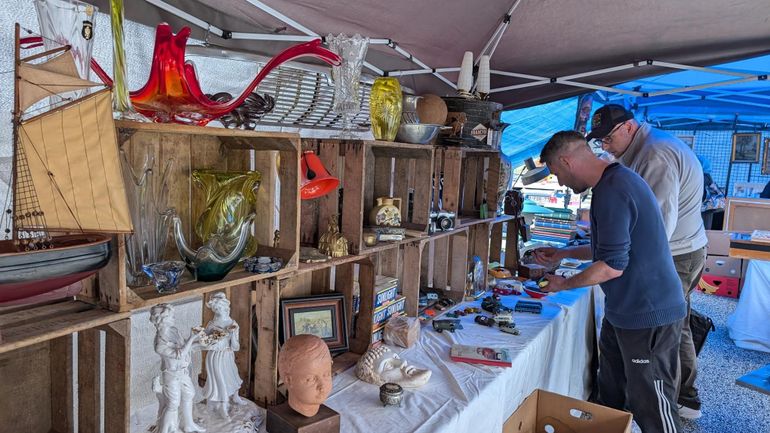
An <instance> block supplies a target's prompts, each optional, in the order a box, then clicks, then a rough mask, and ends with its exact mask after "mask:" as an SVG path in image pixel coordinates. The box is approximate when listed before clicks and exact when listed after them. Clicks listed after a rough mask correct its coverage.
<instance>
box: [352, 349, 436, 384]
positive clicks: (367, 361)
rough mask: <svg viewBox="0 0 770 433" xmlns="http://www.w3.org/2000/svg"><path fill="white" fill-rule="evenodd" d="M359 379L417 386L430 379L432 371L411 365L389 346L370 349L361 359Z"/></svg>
mask: <svg viewBox="0 0 770 433" xmlns="http://www.w3.org/2000/svg"><path fill="white" fill-rule="evenodd" d="M357 375H358V377H359V379H361V380H363V381H365V382H369V383H372V384H375V385H378V386H379V385H382V384H383V383H388V382H390V383H396V384H398V385H401V386H402V387H404V388H417V387H420V386H422V385H425V384H426V383H427V382H428V379H430V375H431V371H430V370H426V369H420V368H416V367H414V366H411V365H409V364H408V363H407V362H406V360H405V359H401V358H400V357H399V356H398V354H396V353H394V352H393V351H391V350H390V349H389V348H388V347H387V346H380V347H376V348H374V349H370V350H369V351H368V352H367V353H366V354H365V355H364V356H363V357H362V358H361V361H359V364H358V368H357Z"/></svg>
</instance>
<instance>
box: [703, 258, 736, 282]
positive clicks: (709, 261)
mask: <svg viewBox="0 0 770 433" xmlns="http://www.w3.org/2000/svg"><path fill="white" fill-rule="evenodd" d="M741 265H742V263H741V259H736V258H733V257H725V256H712V255H711V254H709V255H708V256H707V257H706V264H705V267H704V268H703V273H704V274H706V275H715V276H720V277H731V278H743V271H742V269H741Z"/></svg>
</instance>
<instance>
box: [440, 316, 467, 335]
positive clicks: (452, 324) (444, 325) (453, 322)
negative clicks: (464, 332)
mask: <svg viewBox="0 0 770 433" xmlns="http://www.w3.org/2000/svg"><path fill="white" fill-rule="evenodd" d="M457 329H463V325H461V324H460V320H459V319H440V320H434V321H433V330H434V331H436V332H438V333H439V334H440V333H442V332H444V330H447V331H449V332H455V330H457Z"/></svg>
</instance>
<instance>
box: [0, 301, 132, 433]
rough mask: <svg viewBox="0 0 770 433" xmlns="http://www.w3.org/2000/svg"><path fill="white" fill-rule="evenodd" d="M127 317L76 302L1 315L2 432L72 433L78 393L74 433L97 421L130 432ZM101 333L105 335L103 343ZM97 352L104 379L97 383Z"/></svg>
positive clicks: (93, 428)
mask: <svg viewBox="0 0 770 433" xmlns="http://www.w3.org/2000/svg"><path fill="white" fill-rule="evenodd" d="M127 317H128V314H126V313H112V312H109V311H106V310H102V309H100V308H98V307H94V306H93V305H89V304H85V303H83V302H77V301H63V302H58V303H54V304H48V305H41V306H36V307H24V308H17V309H10V308H6V309H3V310H2V312H0V337H1V338H2V342H0V377H2V378H3V380H2V381H0V395H3V396H5V397H7V398H5V399H4V400H3V404H0V426H2V428H1V429H0V430H2V431H9V432H11V431H14V432H29V433H37V432H40V433H48V432H55V433H68V432H73V431H74V425H75V412H74V411H73V402H74V398H75V397H74V396H75V392H76V390H77V396H78V397H77V398H78V408H77V424H78V426H79V431H81V432H91V431H93V432H96V431H100V430H99V428H100V427H99V426H100V424H101V422H102V421H103V422H104V426H105V431H107V432H128V431H129V402H130V398H129V391H130V389H129V383H130V360H131V357H130V350H129V345H130V337H131V336H130V332H131V325H130V323H129V319H128V318H127ZM101 331H104V332H105V334H106V335H105V338H104V343H102V342H101V341H102V340H101V338H100V335H99V333H100V332H101ZM75 332H77V333H78V338H77V344H75V340H74V338H73V335H74V334H73V333H75ZM75 351H77V360H78V364H77V367H76V368H77V369H78V380H77V383H76V382H75V381H74V379H73V357H74V352H75ZM102 351H104V354H105V362H104V364H105V368H104V377H100V371H101V369H100V353H101V352H102ZM102 380H103V382H104V392H103V393H102V392H101V390H100V383H101V382H102ZM102 401H104V411H103V412H102V411H101V402H102Z"/></svg>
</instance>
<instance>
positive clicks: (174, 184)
mask: <svg viewBox="0 0 770 433" xmlns="http://www.w3.org/2000/svg"><path fill="white" fill-rule="evenodd" d="M116 123H117V127H118V131H119V136H120V138H121V141H122V143H121V150H123V151H124V152H126V154H127V155H128V156H129V159H130V160H131V161H134V165H135V166H140V165H141V161H143V159H144V157H145V154H147V153H148V152H150V153H152V154H153V155H155V156H156V158H157V160H158V161H165V160H167V159H168V158H172V157H173V158H174V165H173V169H172V170H173V172H172V173H171V174H170V175H169V180H168V186H169V193H168V196H169V206H172V207H174V208H175V209H176V211H177V214H178V215H179V216H180V218H181V219H182V225H183V228H184V231H185V237H186V239H188V241H189V242H191V243H193V244H195V242H198V243H199V241H198V240H195V237H194V236H193V235H194V230H193V226H194V224H195V221H196V219H197V216H198V215H200V213H202V212H203V209H204V206H205V204H204V202H203V194H202V192H201V191H199V189H198V188H197V187H195V186H194V185H193V183H192V178H191V173H192V171H193V170H195V169H204V168H205V169H217V170H248V169H254V170H258V171H259V172H260V173H261V175H262V182H261V184H260V189H259V192H258V193H257V209H256V211H257V215H258V217H257V220H256V221H257V224H255V227H254V236H255V238H256V239H257V241H258V243H259V252H258V254H260V255H270V256H278V257H281V258H282V259H284V262H285V263H286V265H285V267H284V268H283V269H282V270H281V271H279V272H278V273H271V274H251V273H248V272H246V271H244V270H243V269H242V268H241V267H240V266H239V267H236V268H235V269H234V270H233V271H231V272H230V274H228V275H227V277H226V278H225V279H224V280H222V281H217V282H211V283H203V282H196V281H186V282H183V283H182V284H181V285H180V288H179V290H178V292H177V293H174V294H170V295H164V296H161V295H158V294H157V292H156V291H155V288H154V287H153V286H145V287H138V288H129V287H127V286H126V278H125V246H124V245H125V239H124V238H123V237H122V236H117V237H116V242H114V245H113V254H112V259H111V261H110V263H109V264H108V265H107V266H106V267H105V268H104V269H103V270H102V271H100V273H99V278H98V286H99V291H100V297H101V302H102V303H103V304H104V305H105V306H107V307H108V308H110V309H112V310H114V311H128V310H130V309H131V308H139V307H146V306H149V305H154V304H157V303H161V302H167V301H173V300H177V299H181V298H185V297H188V296H193V295H198V294H203V293H207V292H211V291H214V290H221V289H223V288H226V287H233V286H239V285H242V284H248V283H251V282H254V281H258V280H261V279H265V278H269V277H271V276H276V275H279V274H285V273H288V272H291V271H293V270H295V269H296V267H297V263H298V259H299V235H298V234H299V138H298V136H296V135H294V134H284V133H256V132H251V131H239V130H228V129H222V128H200V127H192V126H182V125H170V124H157V123H135V122H123V121H119V122H116ZM279 191H280V192H279ZM276 228H278V229H280V231H281V237H280V243H279V245H278V247H277V248H272V244H273V235H274V230H275V229H276ZM178 257H179V255H178V253H177V251H176V245H175V243H174V241H173V238H172V237H171V234H170V233H169V240H168V242H167V249H166V257H165V258H166V259H178Z"/></svg>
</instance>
